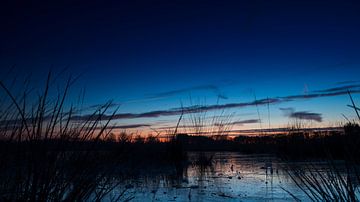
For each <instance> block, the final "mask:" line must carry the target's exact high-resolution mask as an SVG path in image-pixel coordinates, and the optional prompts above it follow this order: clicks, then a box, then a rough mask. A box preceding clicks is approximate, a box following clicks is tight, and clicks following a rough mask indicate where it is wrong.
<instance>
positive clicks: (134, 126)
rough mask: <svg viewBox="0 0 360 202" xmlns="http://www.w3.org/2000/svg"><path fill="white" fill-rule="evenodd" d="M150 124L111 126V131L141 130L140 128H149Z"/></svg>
mask: <svg viewBox="0 0 360 202" xmlns="http://www.w3.org/2000/svg"><path fill="white" fill-rule="evenodd" d="M150 126H151V125H150V124H131V125H121V126H113V127H112V129H132V128H141V127H150Z"/></svg>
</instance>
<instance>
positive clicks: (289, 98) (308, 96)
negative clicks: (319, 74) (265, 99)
mask: <svg viewBox="0 0 360 202" xmlns="http://www.w3.org/2000/svg"><path fill="white" fill-rule="evenodd" d="M324 91H325V90H324ZM348 92H350V93H360V89H355V90H349V91H347V90H343V91H334V92H328V93H311V94H304V95H290V96H285V97H278V98H279V99H282V100H283V101H295V100H298V99H313V98H320V97H333V96H339V95H346V94H348Z"/></svg>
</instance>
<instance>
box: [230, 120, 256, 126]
mask: <svg viewBox="0 0 360 202" xmlns="http://www.w3.org/2000/svg"><path fill="white" fill-rule="evenodd" d="M252 123H260V120H259V119H247V120H242V121H234V122H232V123H230V124H231V125H244V124H252Z"/></svg>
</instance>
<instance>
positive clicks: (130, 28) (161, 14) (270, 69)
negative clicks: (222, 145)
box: [0, 1, 360, 128]
mask: <svg viewBox="0 0 360 202" xmlns="http://www.w3.org/2000/svg"><path fill="white" fill-rule="evenodd" d="M5 4H6V3H5ZM3 9H4V10H3V11H2V13H4V17H3V18H2V19H1V24H2V32H1V33H0V36H1V38H0V41H1V48H0V66H1V72H2V74H4V72H5V71H6V70H7V69H9V67H11V66H12V65H16V71H17V72H18V74H19V75H21V76H24V75H27V74H28V73H29V72H32V77H33V78H34V79H33V80H34V81H35V82H37V83H41V82H40V81H41V78H43V77H44V75H46V74H47V71H48V70H49V69H52V70H53V71H54V72H59V71H61V69H63V68H64V67H65V66H69V69H68V71H67V73H69V72H70V73H71V74H74V75H77V74H81V75H82V77H81V78H80V80H79V81H78V82H77V84H76V86H75V87H74V92H73V96H75V95H76V93H77V92H78V90H79V89H80V88H82V87H84V86H85V87H86V89H87V90H86V101H85V104H86V105H88V106H91V105H95V104H99V103H104V102H106V101H107V100H109V99H113V100H114V102H115V103H121V104H122V105H121V107H120V109H119V110H120V111H119V113H145V112H152V111H157V110H170V109H172V108H175V107H179V106H180V103H181V102H182V103H184V105H186V106H189V105H191V103H190V102H189V97H190V96H191V97H192V99H193V100H194V101H193V102H200V103H201V104H206V105H214V104H216V103H217V100H218V96H219V95H221V97H222V98H221V99H220V100H219V103H220V104H228V103H245V102H252V101H254V99H255V98H254V96H256V98H258V99H266V98H276V97H286V96H289V95H306V94H310V93H311V92H312V91H316V90H322V89H329V88H333V87H339V86H346V85H358V84H359V83H358V82H357V81H358V80H359V78H358V77H359V75H360V74H359V73H360V68H359V62H360V59H359V53H360V38H359V37H358V36H359V35H360V13H359V12H358V11H359V9H360V4H359V2H357V1H113V2H100V1H98V2H95V1H94V2H90V3H89V2H85V1H84V2H82V1H71V2H61V3H53V2H50V3H49V2H42V3H40V4H36V5H35V4H33V3H20V2H15V1H14V2H10V3H8V4H6V5H5V6H4V7H3ZM44 80H45V79H44ZM345 81H352V82H350V83H342V84H339V82H345ZM343 90H346V89H343ZM353 90H359V87H355V88H354V89H353ZM224 98H226V99H224ZM354 98H355V100H359V96H358V95H357V94H356V93H354ZM196 100H197V101H196ZM199 100H200V101H199ZM205 100H206V101H205ZM192 104H194V103H192ZM346 104H349V99H348V96H347V95H339V96H331V97H322V98H314V99H306V100H293V101H291V102H282V103H276V104H271V105H270V109H271V110H270V112H271V119H272V120H273V122H274V127H275V126H276V127H280V126H283V125H286V124H287V123H288V122H289V117H287V116H286V115H284V113H283V111H281V110H279V108H293V109H294V112H304V111H306V112H311V113H318V114H320V115H321V116H322V122H321V123H316V124H320V125H322V126H326V125H331V124H332V123H333V122H337V121H339V120H340V121H341V120H342V115H341V113H344V114H346V115H347V116H349V117H353V115H354V114H353V112H352V111H351V109H350V108H348V107H346ZM258 109H259V113H260V115H261V119H264V122H265V118H266V117H267V113H268V110H267V106H266V105H264V106H258ZM228 110H229V111H234V112H236V114H238V116H237V117H238V118H236V119H239V120H249V119H254V118H258V113H257V109H256V107H254V106H249V107H243V108H231V109H228ZM241 114H243V116H241ZM244 114H245V115H244ZM176 117H178V115H175V116H161V117H157V118H136V119H122V120H118V121H119V124H120V125H122V124H123V125H125V124H134V123H149V124H152V123H158V121H167V120H169V121H174V120H176ZM265 125H266V124H265ZM244 127H245V126H244ZM246 127H250V128H257V127H259V124H249V125H248V126H246Z"/></svg>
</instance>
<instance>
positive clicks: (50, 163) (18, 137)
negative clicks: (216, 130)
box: [0, 74, 360, 201]
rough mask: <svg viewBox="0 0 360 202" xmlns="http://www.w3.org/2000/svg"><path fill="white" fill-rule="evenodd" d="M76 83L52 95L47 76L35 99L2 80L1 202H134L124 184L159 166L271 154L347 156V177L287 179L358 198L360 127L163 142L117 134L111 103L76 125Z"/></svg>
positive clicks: (313, 194) (330, 194)
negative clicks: (228, 154) (71, 100)
mask: <svg viewBox="0 0 360 202" xmlns="http://www.w3.org/2000/svg"><path fill="white" fill-rule="evenodd" d="M72 83H73V80H72V79H69V80H68V82H67V84H66V86H65V88H64V89H63V91H62V92H58V94H57V96H55V97H50V96H49V89H50V86H51V74H49V76H48V80H47V82H46V85H45V88H44V89H43V91H42V93H41V94H40V95H39V96H37V97H36V99H35V100H33V99H32V100H31V99H29V97H28V96H27V95H28V88H27V87H26V88H24V89H25V90H24V92H23V93H20V94H17V95H20V96H15V95H14V94H12V93H11V91H10V89H9V88H7V86H5V85H4V84H3V83H2V82H0V85H1V88H2V90H3V97H2V99H1V101H2V102H1V113H0V123H1V126H0V127H1V128H0V129H1V130H0V138H1V140H0V201H84V200H90V201H101V200H105V199H106V200H108V201H119V200H121V201H127V200H131V199H132V198H133V195H132V194H131V193H130V192H129V188H130V187H129V186H126V184H124V183H123V182H124V181H126V180H127V179H128V178H133V177H136V176H139V175H142V174H149V173H150V172H151V170H152V169H151V168H154V167H155V168H159V167H161V168H164V167H166V168H169V169H172V170H175V173H176V175H178V176H182V175H183V172H184V170H183V169H184V167H185V166H186V165H188V164H195V165H197V166H199V167H207V166H211V164H212V157H211V155H210V156H209V155H205V152H206V151H239V152H247V153H255V152H257V153H273V154H277V155H279V156H281V157H283V158H285V159H294V158H301V159H308V158H323V159H328V160H329V162H330V163H331V162H332V161H333V160H335V159H342V160H345V162H346V165H348V167H347V169H348V171H349V173H348V175H347V176H343V175H340V174H339V173H340V172H337V170H336V169H337V168H334V169H333V170H332V171H331V172H329V173H325V174H324V173H322V172H319V171H315V172H314V170H311V169H309V170H305V172H304V170H301V171H299V170H297V169H296V168H292V169H291V172H289V175H290V176H291V177H292V178H293V179H294V181H295V182H296V183H297V184H298V185H299V187H301V188H302V189H303V190H304V192H306V193H307V194H308V196H309V198H311V199H313V200H322V199H324V200H344V201H355V200H356V199H357V197H356V193H357V190H356V186H357V183H355V181H354V180H356V181H359V179H360V178H359V176H360V173H359V172H357V169H355V168H357V165H358V161H359V160H360V159H359V156H360V155H359V151H360V150H359V148H358V145H359V141H360V127H359V125H358V124H355V123H349V124H347V125H345V126H344V129H343V131H340V132H330V133H326V134H323V133H314V132H304V131H299V130H296V131H293V130H289V132H288V133H286V134H280V135H279V134H277V135H268V136H256V137H249V136H238V137H236V138H234V139H229V138H227V137H226V136H224V137H221V138H219V137H218V136H217V137H216V138H215V137H205V136H192V135H187V134H178V133H177V129H175V131H173V133H172V134H170V135H171V137H170V138H169V139H168V141H165V142H161V141H159V140H158V139H157V138H153V137H148V138H145V139H143V138H141V137H138V138H135V139H132V138H131V136H129V135H127V134H126V133H120V134H114V133H112V132H111V127H110V126H109V124H110V121H111V115H110V118H106V119H103V117H109V115H107V113H108V112H109V108H110V106H112V103H111V102H109V103H106V104H105V105H102V106H99V107H98V108H97V109H95V110H94V112H93V114H92V115H91V116H89V117H88V119H86V120H81V121H79V120H75V119H74V118H73V117H74V116H73V115H74V114H76V113H75V112H76V110H77V109H76V108H74V107H72V105H70V107H68V108H66V107H65V100H66V97H67V94H68V90H69V88H70V86H71V84H72ZM29 102H30V104H29ZM67 106H68V105H67ZM354 108H355V109H356V107H355V106H354ZM111 113H112V115H114V114H115V113H116V110H114V111H112V112H111ZM105 115H106V116H105ZM74 120H75V121H74ZM180 120H181V117H180V119H179V122H180ZM114 135H115V138H114ZM189 151H198V156H197V158H196V159H193V160H192V161H190V160H189V159H188V158H187V152H189ZM316 176H317V177H316ZM318 176H320V181H319V177H318ZM349 176H355V177H349ZM175 178H176V176H175ZM115 189H116V190H117V191H116V192H113V190H115Z"/></svg>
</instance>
